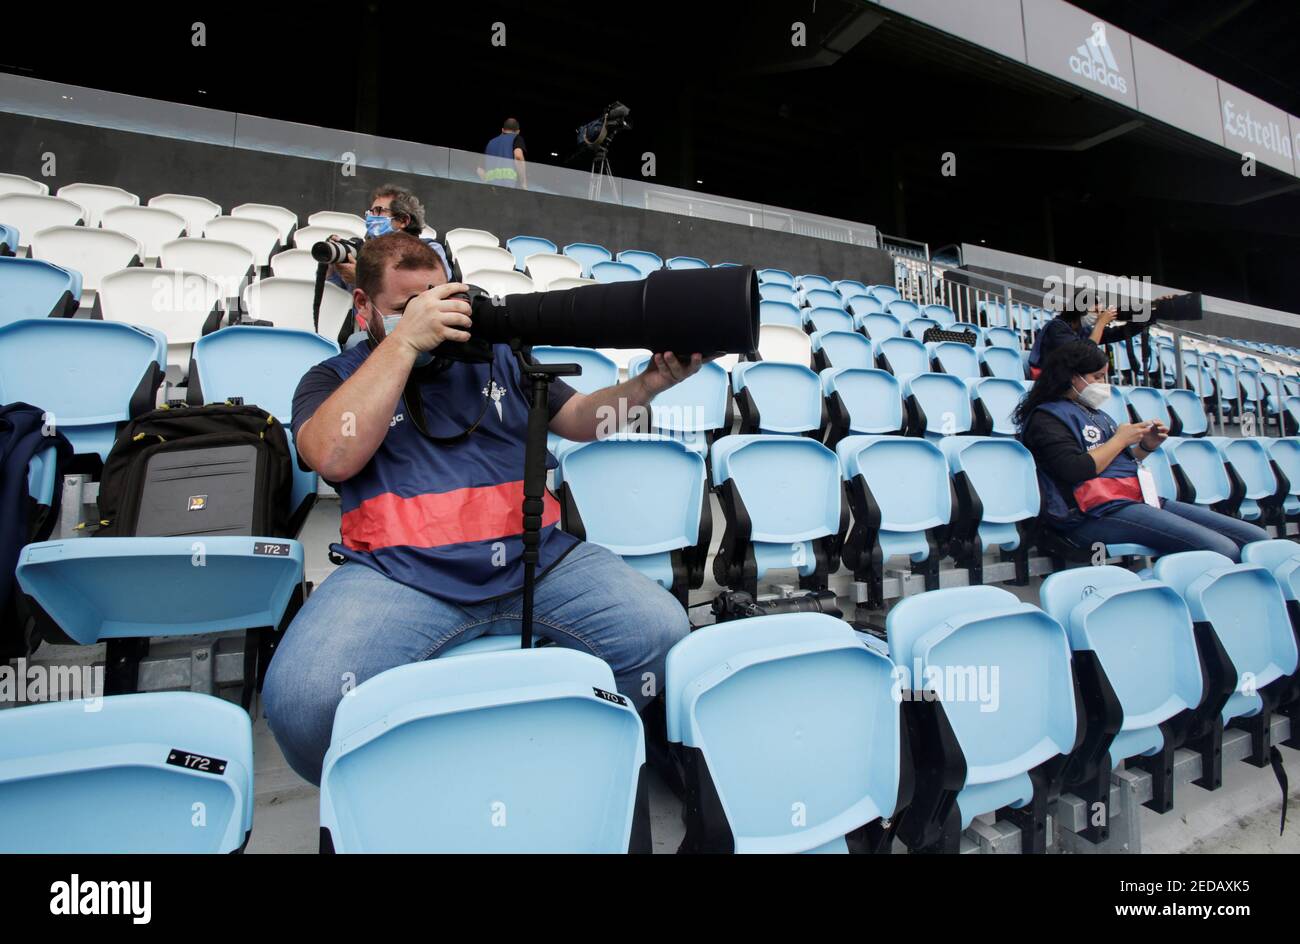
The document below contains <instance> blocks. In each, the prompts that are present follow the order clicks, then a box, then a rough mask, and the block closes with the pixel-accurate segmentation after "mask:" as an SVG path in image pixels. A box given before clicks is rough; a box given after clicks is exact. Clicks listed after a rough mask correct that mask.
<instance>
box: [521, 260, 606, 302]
mask: <svg viewBox="0 0 1300 944" xmlns="http://www.w3.org/2000/svg"><path fill="white" fill-rule="evenodd" d="M524 268H526V269H527V270H528V274H529V275H531V276H532V277H533V284H534V285H536V286H537V290H538V291H539V292H545V291H549V290H550V289H552V288H556V287H558V286H557V285H556V283H557V281H559V280H562V279H577V280H578V281H580V282H581V283H582V284H583V285H588V284H591V283H594V282H595V279H584V278H582V263H581V262H579V261H578V260H577V259H574V258H573V257H571V256H563V255H560V253H558V252H535V253H533V254H532V255H531V256H529V257H528V258H527V259H525V260H524ZM566 287H569V288H573V287H575V286H566Z"/></svg>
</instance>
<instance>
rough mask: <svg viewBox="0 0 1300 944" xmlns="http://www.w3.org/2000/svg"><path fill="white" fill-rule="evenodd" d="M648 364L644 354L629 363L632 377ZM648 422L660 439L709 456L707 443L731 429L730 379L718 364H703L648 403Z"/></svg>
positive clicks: (628, 370)
mask: <svg viewBox="0 0 1300 944" xmlns="http://www.w3.org/2000/svg"><path fill="white" fill-rule="evenodd" d="M648 363H650V358H648V357H645V356H644V355H642V356H640V357H635V358H633V359H632V360H630V361H629V362H628V368H627V375H628V376H629V377H635V376H637V375H638V374H640V373H641V372H643V371H644V370H645V368H646V365H647V364H648ZM650 423H651V426H652V427H653V429H654V431H655V432H656V433H658V434H659V435H661V436H666V437H669V438H672V439H676V440H677V441H679V442H680V443H682V444H683V445H684V446H686V448H688V449H690V450H692V451H694V452H698V453H699V454H700V455H701V456H703V457H706V458H707V456H708V450H709V445H710V443H712V442H713V438H714V437H715V436H718V435H721V434H722V433H723V432H725V431H726V430H727V429H729V428H730V427H731V378H730V377H729V376H728V375H727V371H726V369H725V368H724V367H722V365H721V364H717V363H714V362H708V363H705V364H704V365H703V366H701V367H700V370H699V372H698V373H697V374H695V375H694V376H692V377H688V378H687V379H686V380H683V381H682V382H681V383H678V384H674V385H673V386H671V387H669V388H668V389H667V390H665V391H663V392H662V393H660V394H659V395H657V396H656V397H655V398H654V400H653V401H652V402H651V404H650Z"/></svg>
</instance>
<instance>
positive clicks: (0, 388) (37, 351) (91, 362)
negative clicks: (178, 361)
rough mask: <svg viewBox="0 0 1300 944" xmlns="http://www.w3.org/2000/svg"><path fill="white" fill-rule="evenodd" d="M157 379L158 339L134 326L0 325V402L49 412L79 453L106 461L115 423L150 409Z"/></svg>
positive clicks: (47, 321)
mask: <svg viewBox="0 0 1300 944" xmlns="http://www.w3.org/2000/svg"><path fill="white" fill-rule="evenodd" d="M166 349H167V348H166V342H163V344H162V346H161V351H162V357H163V358H164V363H165V358H166ZM162 379H163V368H162V366H161V365H160V364H159V343H158V339H157V337H156V336H155V335H154V334H152V333H150V332H148V331H145V330H143V329H141V328H136V327H134V326H132V325H127V324H122V323H120V322H112V321H90V320H86V319H81V318H77V319H73V318H39V319H38V318H32V319H26V320H23V321H16V322H13V323H12V324H8V325H4V326H2V327H0V403H15V402H18V401H22V402H24V403H30V404H31V405H32V406H37V407H40V408H41V409H42V410H45V411H47V412H49V413H50V414H51V415H52V416H53V418H54V420H55V422H56V424H57V426H58V429H59V431H60V432H62V433H63V434H64V435H65V436H67V437H68V440H69V441H70V442H71V443H72V447H73V449H74V450H76V452H77V453H78V454H80V455H90V454H92V453H94V454H97V455H98V456H99V457H100V458H101V459H106V458H107V457H108V452H109V450H110V449H111V448H112V446H113V439H114V437H115V436H116V435H117V427H118V424H119V423H124V422H126V421H127V420H129V419H131V418H132V417H135V416H141V415H143V414H144V413H147V412H149V411H150V410H152V409H153V408H154V402H155V397H156V395H157V390H158V386H159V384H161V383H162Z"/></svg>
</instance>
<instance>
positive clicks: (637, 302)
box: [471, 266, 759, 354]
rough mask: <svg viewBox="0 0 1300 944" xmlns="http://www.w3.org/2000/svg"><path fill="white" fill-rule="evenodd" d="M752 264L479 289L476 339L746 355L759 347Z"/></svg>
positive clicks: (475, 309) (475, 299)
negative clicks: (496, 294) (500, 292)
mask: <svg viewBox="0 0 1300 944" xmlns="http://www.w3.org/2000/svg"><path fill="white" fill-rule="evenodd" d="M758 301H759V295H758V276H757V275H756V273H755V272H754V270H753V268H751V267H750V266H727V267H724V268H720V269H683V270H676V271H662V272H652V273H650V275H649V276H647V277H646V278H645V279H641V280H638V281H635V282H615V283H613V284H609V285H587V286H583V287H581V288H572V289H565V290H561V291H557V292H534V293H528V294H522V295H507V296H505V298H503V299H501V298H493V297H491V296H488V295H484V294H477V295H476V296H474V297H473V298H472V302H471V303H472V305H473V314H472V315H471V317H472V319H473V322H474V327H473V329H472V330H473V334H474V337H475V339H481V340H484V341H488V342H491V343H493V344H504V343H507V342H509V341H512V340H515V339H519V340H521V341H523V342H525V343H526V344H557V345H573V346H576V347H614V348H646V349H648V350H651V351H672V352H673V353H675V354H693V353H696V352H699V353H702V354H715V353H729V354H747V353H749V352H751V351H754V350H755V349H757V347H758Z"/></svg>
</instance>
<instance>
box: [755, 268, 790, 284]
mask: <svg viewBox="0 0 1300 944" xmlns="http://www.w3.org/2000/svg"><path fill="white" fill-rule="evenodd" d="M758 284H759V285H769V284H773V285H784V286H786V287H787V288H791V289H793V288H794V276H793V275H791V274H790V273H789V272H787V271H785V269H759V270H758Z"/></svg>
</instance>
